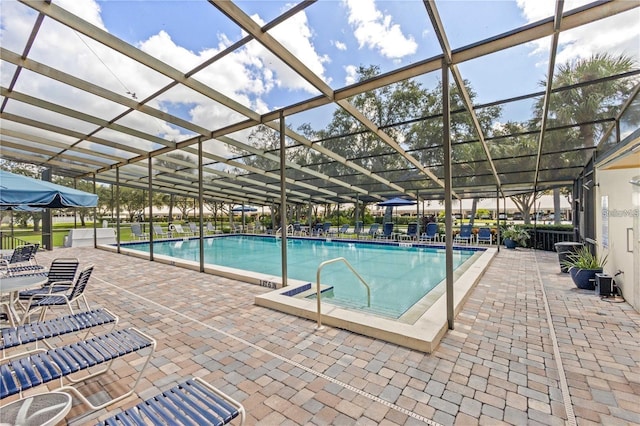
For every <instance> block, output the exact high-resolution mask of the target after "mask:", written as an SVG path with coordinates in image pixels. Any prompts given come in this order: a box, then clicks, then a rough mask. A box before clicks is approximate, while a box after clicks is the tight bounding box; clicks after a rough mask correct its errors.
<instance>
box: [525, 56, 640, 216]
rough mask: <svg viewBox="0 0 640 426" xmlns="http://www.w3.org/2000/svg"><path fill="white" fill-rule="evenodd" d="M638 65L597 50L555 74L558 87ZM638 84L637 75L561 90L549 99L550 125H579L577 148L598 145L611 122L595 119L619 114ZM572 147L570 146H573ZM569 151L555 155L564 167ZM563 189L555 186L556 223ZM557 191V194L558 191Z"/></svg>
mask: <svg viewBox="0 0 640 426" xmlns="http://www.w3.org/2000/svg"><path fill="white" fill-rule="evenodd" d="M635 68H636V64H635V63H634V61H633V59H631V58H629V57H627V56H625V55H619V56H614V55H610V54H608V53H597V54H594V55H592V56H591V57H589V58H581V59H577V60H573V61H569V62H566V63H564V64H562V65H559V66H558V69H557V71H556V72H555V74H554V76H553V86H554V88H561V87H566V86H570V85H574V84H579V83H585V82H590V81H594V80H598V79H602V78H604V77H609V76H614V75H619V74H623V73H625V72H629V71H631V70H633V69H635ZM636 83H637V79H636V78H623V79H613V80H608V81H603V82H599V83H597V84H589V85H584V86H580V87H577V88H573V89H570V90H561V91H558V92H555V93H553V94H552V95H551V97H550V99H549V124H550V127H552V126H553V123H556V124H559V125H562V124H575V125H576V126H577V127H578V132H577V138H575V139H573V141H571V140H569V141H568V142H569V143H571V142H572V143H571V144H572V145H573V147H574V148H577V147H595V145H596V143H597V139H599V137H600V136H601V135H602V134H603V133H604V131H605V128H604V126H608V124H606V123H605V124H601V123H597V124H591V122H593V121H595V120H598V119H602V118H611V117H615V116H616V115H617V113H618V111H619V109H620V106H621V105H622V104H623V103H624V101H625V100H626V98H627V97H628V95H629V93H630V92H631V90H632V89H633V87H634V86H635V84H636ZM546 84H547V82H546V81H541V82H540V85H541V86H546ZM542 102H543V99H540V101H538V103H537V104H536V106H535V113H536V114H535V115H536V121H539V120H540V119H541V116H542ZM569 148H570V147H569ZM567 155H575V153H567V154H566V155H560V156H557V157H555V159H556V161H557V162H558V164H557V166H558V167H562V162H563V160H566V158H565V157H566V156H567ZM559 191H560V188H556V189H554V211H555V212H556V219H555V220H556V223H558V221H559V211H560V206H559V205H555V204H556V201H557V203H558V204H559V202H560V196H559V194H560V192H559ZM556 192H557V194H556Z"/></svg>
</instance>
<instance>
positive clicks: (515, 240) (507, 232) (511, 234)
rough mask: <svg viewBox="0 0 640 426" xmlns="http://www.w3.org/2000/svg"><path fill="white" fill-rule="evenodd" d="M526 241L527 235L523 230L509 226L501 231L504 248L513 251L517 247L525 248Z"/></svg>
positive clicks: (527, 239)
mask: <svg viewBox="0 0 640 426" xmlns="http://www.w3.org/2000/svg"><path fill="white" fill-rule="evenodd" d="M527 241H529V233H528V232H527V231H526V230H525V229H523V228H520V227H518V226H509V227H508V228H506V229H504V230H503V231H502V242H503V243H504V246H505V247H506V248H509V249H514V248H516V246H518V245H520V246H522V247H526V246H527Z"/></svg>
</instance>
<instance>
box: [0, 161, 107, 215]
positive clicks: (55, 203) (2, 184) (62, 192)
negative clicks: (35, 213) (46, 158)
mask: <svg viewBox="0 0 640 426" xmlns="http://www.w3.org/2000/svg"><path fill="white" fill-rule="evenodd" d="M97 205H98V196H97V195H95V194H90V193H88V192H84V191H78V190H77V189H73V188H68V187H66V186H62V185H56V184H55V183H51V182H46V181H43V180H39V179H33V178H31V177H29V176H23V175H17V174H14V173H10V172H6V171H4V170H0V206H2V207H3V208H14V209H16V210H18V209H20V208H21V207H36V208H50V209H59V208H63V207H95V206H97Z"/></svg>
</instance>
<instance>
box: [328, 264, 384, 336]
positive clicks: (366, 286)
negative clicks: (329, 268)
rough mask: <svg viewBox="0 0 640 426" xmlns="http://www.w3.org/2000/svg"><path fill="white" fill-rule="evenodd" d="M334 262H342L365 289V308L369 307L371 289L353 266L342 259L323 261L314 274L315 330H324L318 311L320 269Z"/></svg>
mask: <svg viewBox="0 0 640 426" xmlns="http://www.w3.org/2000/svg"><path fill="white" fill-rule="evenodd" d="M336 262H344V264H345V265H347V267H348V268H349V269H351V272H353V274H354V275H355V276H356V277H357V278H358V279H359V280H360V282H361V283H362V285H364V286H365V288H366V289H367V307H371V289H370V288H369V284H367V282H366V281H365V280H364V278H362V276H360V274H359V273H358V272H357V271H356V270H355V269H354V268H353V266H351V264H350V263H349V261H348V260H347V259H345V258H344V257H336V258H335V259H329V260H325V261H324V262H322V263H321V264H320V265H318V271H317V272H316V303H317V309H318V323H317V324H316V330H323V329H324V327H323V326H322V312H321V310H320V302H321V301H320V299H321V297H322V296H321V295H322V293H321V292H320V272H322V268H324V267H325V266H326V265H329V264H331V263H336Z"/></svg>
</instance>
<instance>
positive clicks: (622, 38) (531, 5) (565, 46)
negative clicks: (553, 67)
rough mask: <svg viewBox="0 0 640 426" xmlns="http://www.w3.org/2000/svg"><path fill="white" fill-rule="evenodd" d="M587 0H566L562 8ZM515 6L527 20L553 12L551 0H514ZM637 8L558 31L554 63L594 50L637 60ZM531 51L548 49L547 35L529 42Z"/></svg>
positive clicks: (639, 50)
mask: <svg viewBox="0 0 640 426" xmlns="http://www.w3.org/2000/svg"><path fill="white" fill-rule="evenodd" d="M587 3H590V1H589V0H567V1H565V3H564V8H563V11H564V12H567V11H570V10H572V9H575V8H577V7H580V6H583V5H585V4H587ZM517 4H518V7H519V8H520V9H521V10H522V14H523V16H524V17H525V19H527V21H528V22H535V21H538V20H541V19H545V18H549V17H552V16H553V14H554V13H555V1H553V0H517ZM638 34H640V11H638V9H634V10H631V11H628V12H624V13H621V14H618V15H614V16H611V17H609V18H606V19H601V20H598V21H595V22H592V23H590V24H587V25H583V26H581V27H578V28H574V29H572V30H569V31H564V32H562V33H561V34H560V38H559V44H558V55H557V57H556V63H557V64H561V63H566V62H568V61H571V60H574V59H581V58H588V57H590V56H591V55H593V54H595V53H603V52H606V53H610V54H613V55H619V54H625V55H628V56H630V57H632V58H634V59H635V60H636V61H638V59H640V58H639V53H640V48H639V46H640V38H639V36H638ZM531 44H533V45H534V46H535V51H534V54H538V53H542V54H547V55H548V52H549V49H550V46H551V43H550V41H549V39H548V38H544V39H541V40H536V41H534V42H532V43H531Z"/></svg>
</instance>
